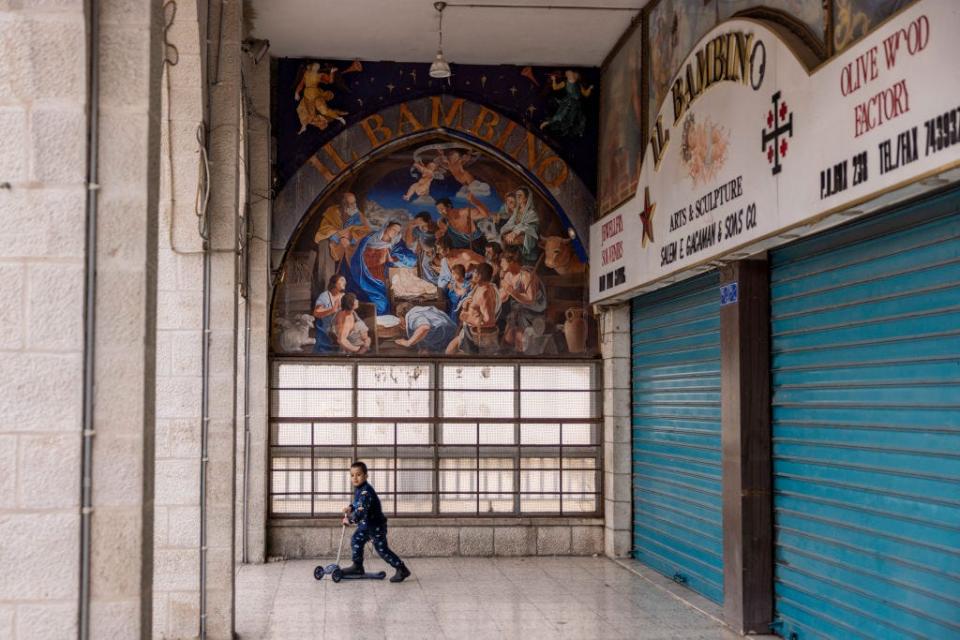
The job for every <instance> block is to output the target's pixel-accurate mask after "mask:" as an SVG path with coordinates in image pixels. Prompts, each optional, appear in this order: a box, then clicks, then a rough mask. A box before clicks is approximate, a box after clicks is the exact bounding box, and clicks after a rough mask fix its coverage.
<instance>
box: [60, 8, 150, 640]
mask: <svg viewBox="0 0 960 640" xmlns="http://www.w3.org/2000/svg"><path fill="white" fill-rule="evenodd" d="M100 7H101V16H100V29H101V32H100V46H101V48H100V78H101V80H100V130H99V133H100V158H99V160H100V165H99V170H100V178H99V183H100V189H99V194H100V195H99V200H100V206H99V224H98V229H97V234H98V239H97V277H96V279H97V295H96V306H97V309H96V317H97V323H96V359H95V380H96V388H95V398H94V429H95V431H96V436H95V437H94V450H93V471H94V476H93V504H94V512H93V536H92V538H93V556H92V561H91V593H92V602H91V609H90V636H91V637H93V638H112V637H133V636H138V635H143V636H149V634H150V626H151V622H150V621H151V607H152V587H153V584H152V583H153V528H154V521H153V497H154V466H153V465H154V446H155V443H154V437H155V431H154V424H155V415H154V412H155V397H156V393H155V392H156V361H155V357H156V318H157V280H156V277H157V238H156V234H157V199H158V195H159V158H158V156H157V149H158V148H159V140H160V123H159V121H158V119H157V117H156V114H157V113H158V111H159V107H160V66H159V64H160V56H161V55H162V47H161V44H162V43H161V20H160V8H159V5H158V4H157V3H155V2H152V1H151V0H131V1H128V2H126V3H125V5H124V6H123V7H120V6H119V5H113V4H110V3H100ZM53 50H60V51H62V50H63V49H62V48H61V47H54V49H53ZM49 53H50V52H49V51H48V52H47V54H48V55H49Z"/></svg>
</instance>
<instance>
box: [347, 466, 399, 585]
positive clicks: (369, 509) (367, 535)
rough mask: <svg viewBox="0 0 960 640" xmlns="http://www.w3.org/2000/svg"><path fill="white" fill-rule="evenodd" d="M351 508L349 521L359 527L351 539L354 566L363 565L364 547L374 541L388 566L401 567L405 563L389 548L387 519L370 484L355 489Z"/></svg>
mask: <svg viewBox="0 0 960 640" xmlns="http://www.w3.org/2000/svg"><path fill="white" fill-rule="evenodd" d="M350 506H351V507H353V509H352V510H351V511H350V514H349V515H348V516H347V519H348V520H349V521H350V522H352V523H355V524H356V525H357V530H356V531H355V532H354V533H353V538H351V539H350V548H351V549H352V551H353V564H354V565H357V566H359V565H362V564H363V546H364V545H365V544H366V543H367V540H371V539H372V540H373V548H374V549H376V550H377V553H379V554H380V557H381V558H383V559H384V560H385V561H386V563H387V564H389V565H390V566H391V567H393V568H394V569H396V568H397V567H399V566H401V565H402V564H403V562H402V561H401V560H400V558H398V557H397V554H395V553H394V552H393V551H391V550H390V547H388V546H387V517H386V516H385V515H383V509H382V508H381V506H380V498H379V497H378V496H377V492H376V491H374V490H373V487H371V486H370V483H369V482H364V483H363V484H362V485H360V486H359V487H357V488H356V489H354V491H353V502H352V503H350Z"/></svg>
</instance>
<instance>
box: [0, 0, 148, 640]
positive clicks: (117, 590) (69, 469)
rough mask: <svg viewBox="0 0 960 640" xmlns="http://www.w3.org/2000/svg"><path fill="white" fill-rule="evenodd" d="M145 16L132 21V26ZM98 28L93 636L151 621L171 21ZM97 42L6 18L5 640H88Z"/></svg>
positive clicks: (1, 598) (2, 150) (79, 20)
mask: <svg viewBox="0 0 960 640" xmlns="http://www.w3.org/2000/svg"><path fill="white" fill-rule="evenodd" d="M131 8H132V9H133V10H131ZM154 8H155V7H154V5H153V3H151V2H149V1H148V0H143V1H136V0H131V1H130V2H127V3H126V6H124V7H121V6H119V5H116V4H113V3H106V6H104V7H103V8H102V12H101V19H100V29H101V35H100V46H101V61H100V71H101V73H102V74H104V80H103V82H102V84H101V87H100V90H101V91H100V100H99V106H100V110H101V111H100V124H101V140H100V145H101V146H100V156H99V162H100V179H99V187H100V188H99V198H100V220H99V225H98V234H99V245H98V253H97V259H98V272H97V273H98V277H97V286H98V292H97V297H96V304H97V324H96V333H97V340H96V345H95V346H96V359H95V370H94V382H95V405H94V406H95V414H94V426H95V430H96V435H95V437H94V448H93V459H94V466H93V470H94V476H93V484H92V493H93V512H92V516H91V520H92V549H91V551H92V556H91V579H90V585H91V601H90V614H91V621H90V631H91V634H92V636H93V637H133V636H136V635H139V634H140V632H141V630H142V628H143V619H144V616H147V615H149V601H150V598H149V583H150V569H151V565H152V563H151V560H150V557H149V549H150V545H149V544H144V536H145V535H147V536H149V535H152V518H151V517H150V514H149V512H148V511H145V509H144V505H145V504H148V503H149V501H150V500H151V499H152V490H153V488H152V447H153V442H152V438H153V423H152V416H151V414H152V411H153V398H152V389H153V356H152V351H153V348H152V337H151V334H152V325H151V319H152V317H153V316H154V313H155V308H154V305H155V298H156V296H155V290H154V288H153V285H152V276H153V268H155V259H156V254H155V252H154V251H153V250H152V249H151V241H152V240H153V239H154V238H153V235H152V234H153V230H154V229H155V223H156V195H157V191H156V189H157V175H156V166H155V164H154V163H153V162H152V160H151V156H150V153H149V151H150V148H151V145H152V144H154V143H155V136H156V134H157V129H156V126H155V125H156V123H155V121H154V120H153V119H152V118H151V115H150V114H151V113H152V112H153V110H154V107H155V102H156V98H157V94H156V89H157V87H158V84H157V81H158V78H157V77H156V76H155V75H154V74H152V73H151V71H150V70H151V69H152V68H156V64H155V63H156V62H157V60H156V57H155V56H156V52H157V51H158V49H157V45H158V43H159V41H158V39H157V34H158V32H159V30H158V25H159V23H158V20H157V12H155V11H153V10H152V9H154ZM85 34H86V25H85V16H84V3H83V2H80V1H79V0H74V1H65V2H56V3H37V2H27V1H25V0H24V1H20V0H9V1H7V2H2V3H0V136H2V139H3V144H2V145H0V222H2V224H0V299H2V300H3V305H2V311H0V540H3V544H2V545H0V567H2V570H0V637H3V638H13V639H17V638H69V637H75V636H76V635H77V632H78V615H79V604H78V600H79V587H78V584H79V582H80V579H79V575H80V573H79V571H80V563H79V556H80V553H79V549H80V543H79V542H80V534H79V529H80V478H81V472H80V468H81V441H82V440H81V428H82V406H83V404H82V382H83V355H82V353H83V345H84V333H83V324H84V315H83V311H84V301H83V293H84V273H85V268H84V256H85V241H84V234H85V200H86V193H87V190H86V186H85V177H86V166H87V163H86V154H87V145H86V132H87V128H86V109H87V107H88V105H87V103H86V78H87V74H86V67H85V60H86V53H87V50H86V40H85V37H86V36H85Z"/></svg>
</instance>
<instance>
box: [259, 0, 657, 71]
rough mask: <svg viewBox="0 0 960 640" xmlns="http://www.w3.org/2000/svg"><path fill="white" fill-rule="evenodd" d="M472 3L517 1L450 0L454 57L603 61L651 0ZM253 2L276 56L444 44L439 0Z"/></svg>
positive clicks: (428, 54)
mask: <svg viewBox="0 0 960 640" xmlns="http://www.w3.org/2000/svg"><path fill="white" fill-rule="evenodd" d="M468 3H469V4H499V5H512V6H511V7H510V8H507V7H503V6H500V7H483V8H479V7H458V6H455V5H456V4H457V3H456V2H452V3H450V5H449V6H448V7H447V8H446V10H445V11H444V12H443V51H444V54H445V56H446V58H447V60H448V61H450V62H452V63H454V64H456V63H462V64H523V65H527V64H532V65H538V64H540V65H564V64H568V65H585V66H598V65H600V63H601V62H603V59H604V57H606V55H607V53H608V52H609V51H610V49H612V48H613V45H614V44H616V42H617V40H618V39H619V37H620V35H621V34H622V33H623V32H624V31H625V30H626V28H627V27H628V26H629V24H630V21H631V19H632V18H633V17H634V16H635V15H636V14H637V13H639V10H640V9H641V8H642V7H643V5H645V4H646V3H647V0H465V2H464V4H468ZM517 5H524V6H529V5H536V6H537V7H541V8H516V7H517ZM551 6H552V7H558V6H567V7H570V6H577V7H594V8H596V7H617V8H629V9H632V10H631V11H604V10H597V9H589V10H574V9H556V8H548V7H551ZM247 7H248V9H247V11H248V17H249V18H251V19H250V20H249V23H250V24H251V28H252V35H253V36H254V37H256V38H266V39H267V40H270V55H271V56H276V57H316V58H334V59H347V60H349V59H353V58H360V59H361V60H393V61H398V62H430V61H431V60H432V59H433V57H434V55H436V51H437V12H436V10H434V8H433V0H248V4H247ZM251 10H252V11H251ZM250 13H252V16H250V15H249V14H250Z"/></svg>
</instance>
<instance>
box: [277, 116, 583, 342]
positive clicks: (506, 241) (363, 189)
mask: <svg viewBox="0 0 960 640" xmlns="http://www.w3.org/2000/svg"><path fill="white" fill-rule="evenodd" d="M344 176H345V177H344V179H343V180H341V182H340V183H339V184H338V185H337V186H336V188H334V189H332V190H330V191H329V192H328V193H326V194H324V195H323V196H322V197H321V198H319V199H318V200H317V201H316V202H315V203H314V205H313V206H312V207H311V209H310V211H309V212H308V213H307V215H306V217H305V218H304V221H303V223H302V224H301V226H300V230H299V232H298V234H297V235H296V236H295V237H294V240H293V241H292V246H290V247H289V248H288V251H287V255H286V258H285V261H284V264H283V267H282V270H281V280H280V282H279V284H278V287H277V289H276V294H275V298H274V303H273V327H274V340H273V348H274V351H275V352H276V353H281V354H304V355H340V356H342V355H362V354H370V355H378V356H407V357H409V356H411V355H415V356H416V355H448V356H461V357H462V356H464V355H480V356H517V355H536V356H551V355H555V356H564V355H568V354H577V355H586V356H589V355H594V354H596V345H595V344H591V343H590V337H591V335H593V336H595V332H593V333H592V334H591V332H590V331H589V330H588V322H587V320H586V319H585V315H584V311H583V308H584V306H585V304H586V297H587V290H586V275H587V274H586V264H585V263H583V262H582V261H581V260H580V258H579V257H578V256H579V252H578V249H579V250H581V251H582V247H579V245H578V244H577V242H578V241H577V240H576V239H571V237H570V233H569V231H568V228H567V226H566V224H565V223H564V221H563V217H562V216H560V215H558V213H557V211H556V210H555V209H554V205H553V204H552V202H551V201H550V200H549V199H548V198H547V197H546V196H545V194H544V192H542V191H541V190H540V186H539V185H537V184H535V183H533V182H531V181H530V180H529V179H528V178H527V177H526V176H525V175H524V174H523V173H521V171H520V170H519V169H518V168H517V167H514V166H512V165H509V164H507V163H506V162H505V161H504V160H502V159H500V158H499V157H497V156H494V155H492V154H491V153H489V152H487V151H486V150H484V149H481V148H478V147H475V146H472V145H471V144H470V143H468V142H465V141H463V140H460V139H457V138H453V137H447V136H443V135H439V134H438V135H436V136H430V137H424V138H421V139H419V140H417V141H416V142H412V143H410V144H409V145H408V146H406V147H404V148H401V149H395V150H392V151H390V152H387V153H386V154H384V155H382V156H380V157H379V158H376V159H373V160H370V161H366V162H364V163H363V164H362V165H361V166H360V168H358V169H357V170H355V171H350V170H348V171H347V172H346V173H345V174H344ZM344 301H347V302H349V305H346V303H345V302H344ZM348 306H349V308H347V307H348ZM305 318H306V319H307V320H306V321H305V320H304V319H305ZM308 325H310V326H308ZM594 342H595V340H594ZM357 345H361V346H359V347H358V346H357Z"/></svg>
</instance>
